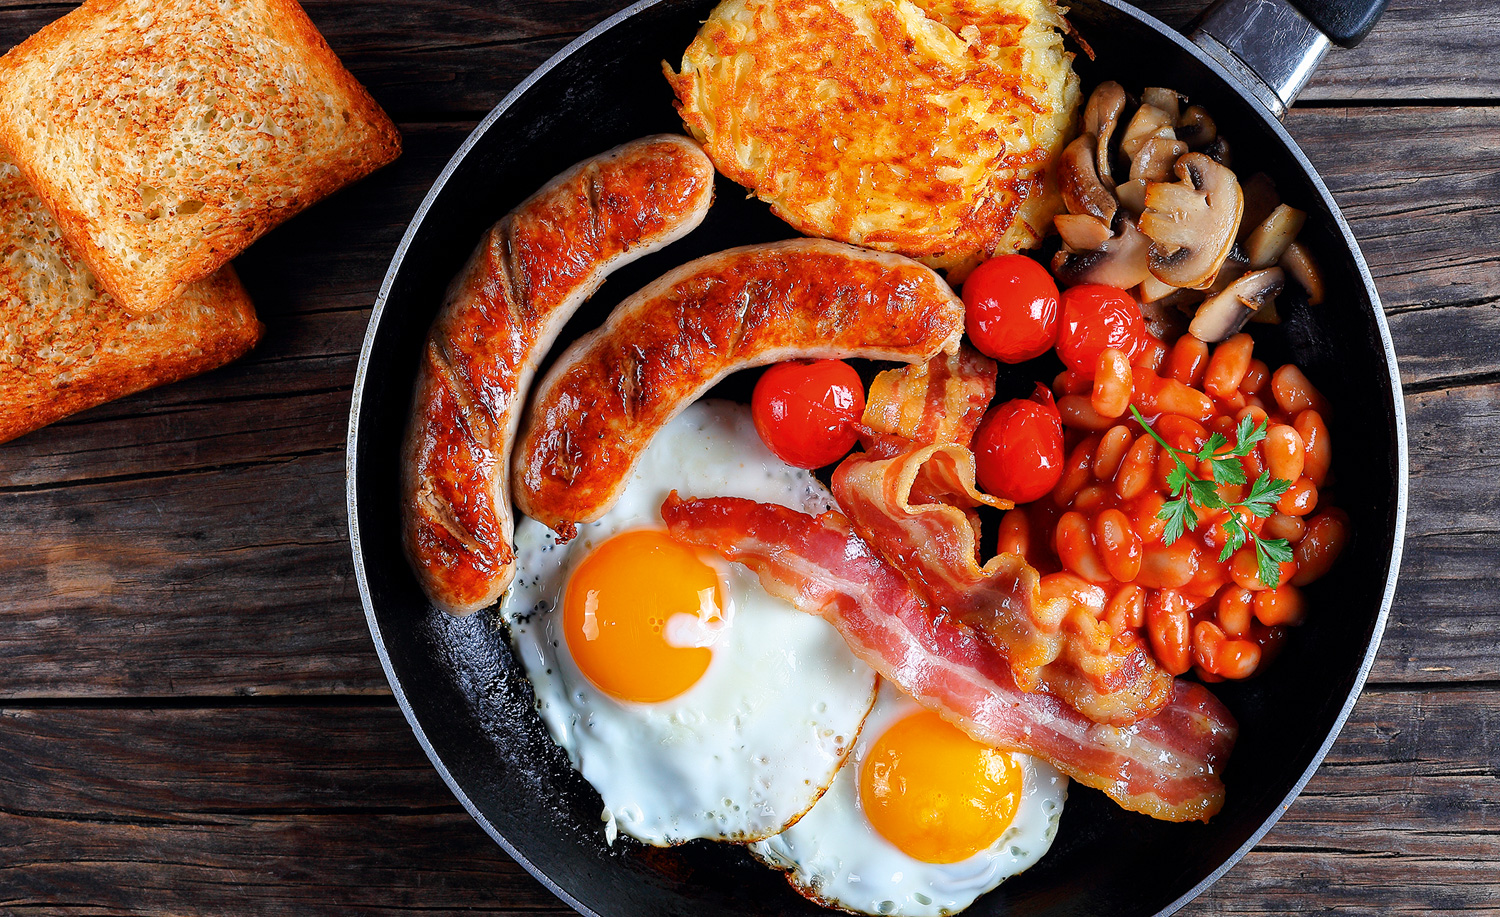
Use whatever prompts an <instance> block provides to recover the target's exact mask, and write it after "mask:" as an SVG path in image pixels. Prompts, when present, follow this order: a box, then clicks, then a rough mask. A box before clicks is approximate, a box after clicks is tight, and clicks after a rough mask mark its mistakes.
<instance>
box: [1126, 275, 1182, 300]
mask: <svg viewBox="0 0 1500 917" xmlns="http://www.w3.org/2000/svg"><path fill="white" fill-rule="evenodd" d="M1175 292H1177V288H1176V287H1174V286H1172V285H1171V284H1170V283H1162V282H1161V281H1160V280H1157V279H1156V278H1155V277H1153V276H1151V274H1150V273H1149V272H1148V273H1147V274H1146V279H1145V280H1142V281H1141V286H1140V289H1138V290H1136V291H1135V298H1136V299H1138V300H1140V301H1141V302H1143V303H1147V302H1156V301H1157V300H1158V299H1163V298H1165V297H1168V296H1171V295H1172V294H1173V293H1175Z"/></svg>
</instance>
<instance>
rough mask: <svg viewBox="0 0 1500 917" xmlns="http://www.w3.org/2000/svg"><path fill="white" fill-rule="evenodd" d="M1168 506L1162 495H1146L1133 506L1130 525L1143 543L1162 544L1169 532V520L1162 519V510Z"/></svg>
mask: <svg viewBox="0 0 1500 917" xmlns="http://www.w3.org/2000/svg"><path fill="white" fill-rule="evenodd" d="M1166 505H1167V501H1166V498H1164V497H1163V496H1162V495H1161V494H1154V493H1150V494H1146V495H1145V496H1143V497H1141V498H1140V499H1138V500H1135V501H1134V502H1133V504H1132V508H1131V511H1130V514H1129V515H1130V524H1131V527H1132V528H1134V529H1135V532H1136V534H1137V535H1139V536H1141V540H1142V541H1149V542H1155V543H1157V544H1160V543H1161V539H1162V535H1163V534H1165V533H1166V530H1167V520H1165V519H1163V518H1162V517H1161V508H1162V507H1163V506H1166Z"/></svg>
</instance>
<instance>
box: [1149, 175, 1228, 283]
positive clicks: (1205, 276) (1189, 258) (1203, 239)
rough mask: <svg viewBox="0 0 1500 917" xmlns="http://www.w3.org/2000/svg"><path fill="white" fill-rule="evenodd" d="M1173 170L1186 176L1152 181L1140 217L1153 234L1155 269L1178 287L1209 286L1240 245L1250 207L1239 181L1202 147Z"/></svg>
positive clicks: (1164, 279)
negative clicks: (1243, 218) (1236, 236)
mask: <svg viewBox="0 0 1500 917" xmlns="http://www.w3.org/2000/svg"><path fill="white" fill-rule="evenodd" d="M1172 171H1173V173H1175V174H1176V175H1177V177H1178V178H1179V179H1181V181H1178V182H1173V183H1167V182H1153V183H1151V184H1149V185H1147V186H1146V212H1145V213H1143V214H1141V218H1140V220H1139V221H1138V223H1139V227H1140V230H1141V232H1143V233H1145V234H1146V235H1148V236H1150V237H1151V241H1152V245H1151V273H1152V274H1153V275H1155V277H1156V279H1157V280H1160V281H1161V282H1162V283H1169V284H1171V285H1172V286H1174V287H1185V288H1189V289H1198V290H1201V289H1207V288H1208V287H1209V286H1211V285H1212V284H1213V282H1214V278H1215V276H1217V275H1218V273H1219V268H1220V267H1221V266H1222V265H1223V264H1224V259H1225V258H1228V257H1229V250H1230V248H1232V247H1233V246H1234V233H1235V230H1236V229H1237V228H1239V225H1240V213H1241V210H1242V209H1243V207H1244V201H1243V199H1242V195H1241V194H1240V186H1239V182H1237V181H1235V180H1234V173H1233V172H1231V171H1229V170H1228V169H1226V168H1225V167H1223V166H1221V165H1219V164H1218V163H1216V162H1214V161H1213V160H1212V159H1209V158H1208V157H1207V156H1205V155H1203V154H1202V153H1189V154H1187V155H1186V156H1184V157H1182V158H1181V159H1179V160H1177V165H1176V166H1175V167H1174V168H1173V170H1172Z"/></svg>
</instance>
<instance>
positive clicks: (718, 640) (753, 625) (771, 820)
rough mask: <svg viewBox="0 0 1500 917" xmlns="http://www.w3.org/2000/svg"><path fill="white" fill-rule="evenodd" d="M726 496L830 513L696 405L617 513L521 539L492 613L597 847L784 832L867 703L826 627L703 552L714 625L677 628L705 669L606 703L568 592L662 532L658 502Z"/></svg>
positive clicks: (752, 441) (853, 664) (847, 742)
mask: <svg viewBox="0 0 1500 917" xmlns="http://www.w3.org/2000/svg"><path fill="white" fill-rule="evenodd" d="M672 490H676V491H678V492H679V493H680V494H681V495H682V496H684V497H710V496H736V497H748V498H751V499H755V500H759V501H763V502H769V503H779V504H782V505H784V506H788V507H791V508H793V509H797V510H800V511H803V512H811V513H820V512H823V511H824V510H826V509H828V508H830V507H831V506H832V500H831V497H830V496H829V494H828V492H827V490H826V489H825V488H824V487H823V486H822V485H821V484H820V483H819V482H818V480H817V479H816V478H814V477H813V476H812V474H811V473H809V472H807V471H803V470H801V469H797V468H793V467H791V466H789V465H787V464H785V463H783V462H782V461H780V460H779V459H777V458H776V457H775V456H774V455H772V454H771V453H770V451H769V450H768V449H767V448H766V446H765V445H764V443H762V442H761V440H760V437H759V436H758V435H757V434H756V432H755V428H754V424H753V422H752V421H751V418H750V412H749V410H748V409H747V408H746V407H745V406H743V405H739V404H735V403H732V402H723V401H702V402H698V403H697V404H694V405H692V406H690V407H689V408H687V410H685V411H684V412H683V413H682V414H681V415H679V416H678V417H677V418H676V419H675V420H673V421H672V422H671V423H670V424H668V425H667V426H666V427H665V428H663V429H662V430H661V431H660V432H659V433H657V435H656V436H655V437H654V438H653V439H652V442H651V444H650V446H649V447H648V448H647V449H646V451H645V452H644V454H643V455H642V456H641V459H640V462H639V464H638V465H637V467H636V469H635V471H634V473H633V474H632V476H631V479H630V482H629V484H628V485H627V486H626V488H625V491H624V493H623V494H622V496H621V498H620V500H619V502H618V503H617V504H616V505H615V506H614V507H613V508H612V509H611V510H610V511H609V512H608V513H607V514H606V515H605V516H604V517H603V518H601V519H599V520H598V521H597V522H594V523H590V524H587V525H581V526H579V529H578V535H577V537H576V538H575V539H573V540H572V541H570V542H568V543H567V544H564V545H558V544H555V543H554V536H553V534H552V532H551V531H550V530H548V529H547V528H546V527H545V526H543V525H542V524H540V523H538V522H536V521H535V520H532V519H524V520H522V521H521V523H520V525H519V526H518V527H517V529H516V565H517V576H516V580H515V582H514V583H513V584H512V586H511V588H510V591H509V592H508V593H507V595H506V597H505V599H504V601H503V604H502V606H501V615H502V618H503V620H504V621H505V623H506V624H507V625H508V626H509V629H510V634H511V641H512V643H513V644H514V646H515V648H516V651H517V654H518V656H519V657H520V660H521V663H522V665H523V666H524V667H525V669H526V675H527V678H528V679H529V680H530V682H531V684H532V687H533V689H534V690H535V693H536V701H537V710H538V712H539V713H540V714H541V717H542V720H543V722H545V723H546V724H547V728H548V730H549V731H550V732H551V735H552V738H553V740H554V741H556V742H557V744H558V745H560V746H561V747H562V748H563V749H564V750H565V751H566V752H567V753H568V758H569V760H570V761H571V762H572V764H573V767H574V768H576V769H577V770H578V771H579V772H580V773H582V774H583V776H584V777H585V778H586V779H587V780H588V781H589V783H591V784H593V786H594V788H595V789H597V790H598V791H599V795H600V796H601V797H603V800H604V806H605V810H604V819H605V821H606V834H607V836H608V837H609V838H610V840H613V832H614V831H615V830H616V829H618V830H619V831H622V832H624V833H625V834H628V835H630V836H631V837H634V838H637V839H639V840H641V841H645V842H646V843H649V844H656V845H668V844H676V843H681V842H683V841H687V840H692V839H694V838H711V839H717V840H734V841H751V840H756V839H760V838H765V837H769V836H771V835H773V834H776V833H777V832H779V831H781V830H783V829H784V828H785V827H786V826H787V825H789V824H790V823H791V822H792V821H794V820H795V819H796V818H798V817H800V816H801V815H802V813H804V812H805V811H807V810H808V809H809V808H810V807H811V806H812V804H813V803H814V802H815V801H816V800H817V798H818V796H819V795H820V794H821V793H822V792H823V791H824V789H825V788H826V787H827V786H828V785H829V784H830V783H831V782H832V781H833V778H834V775H835V774H836V773H837V772H838V769H839V767H840V765H841V764H842V763H843V761H844V758H845V757H846V756H847V755H848V753H849V750H850V748H851V746H852V744H853V742H854V739H855V737H856V736H857V735H858V734H859V730H860V725H861V723H862V722H863V721H864V717H865V714H866V713H867V712H868V711H869V709H870V707H871V704H872V703H873V702H874V699H875V693H876V682H877V679H876V676H875V673H874V672H873V670H871V669H870V668H869V667H868V666H866V665H865V664H864V663H862V662H860V661H859V660H858V659H856V658H855V657H854V655H853V654H852V653H851V652H850V651H849V649H848V647H847V646H846V645H845V643H844V641H843V639H842V638H841V637H840V636H839V635H838V632H837V631H835V630H834V629H833V628H832V627H831V626H830V625H828V624H827V623H826V622H824V621H823V620H821V619H819V618H817V617H814V616H812V615H809V614H805V613H802V612H799V611H796V610H794V609H793V608H792V607H791V606H790V605H788V604H786V603H785V602H782V601H780V600H779V599H775V598H773V597H771V596H770V595H768V594H766V592H765V590H764V589H763V588H762V587H761V585H760V582H759V581H758V580H757V579H756V577H755V575H754V574H753V573H751V572H749V571H748V570H746V569H745V568H743V567H740V566H738V565H735V564H730V563H728V562H725V561H724V560H723V559H722V558H718V557H716V556H714V555H711V554H708V553H704V554H702V555H701V556H702V557H703V559H704V561H705V562H707V563H709V564H710V565H712V566H713V567H714V568H715V569H716V570H717V571H718V573H719V578H720V584H721V587H722V588H721V590H720V591H721V594H722V595H723V596H724V599H725V605H726V607H725V608H724V609H722V618H723V620H722V622H710V623H708V624H704V623H703V622H699V621H697V620H695V619H693V618H691V617H688V616H683V615H678V616H674V618H673V619H672V620H671V621H669V622H668V626H667V633H668V637H669V640H670V641H671V642H673V643H674V645H694V644H707V645H710V646H711V647H712V649H713V660H712V661H711V662H710V663H709V666H708V669H707V670H706V671H705V673H704V674H703V677H702V678H701V679H700V680H699V681H698V682H697V683H695V684H694V685H693V686H692V687H691V688H689V689H688V690H687V691H686V692H684V693H683V694H680V695H678V696H677V697H674V698H670V699H668V700H665V701H662V702H659V703H651V704H645V703H633V702H628V701H621V700H617V699H615V698H614V697H611V696H609V695H607V694H605V693H603V692H602V691H600V690H599V689H597V688H596V687H595V686H594V685H593V684H592V683H591V682H590V681H589V680H588V678H587V677H585V676H584V675H583V673H582V672H581V671H580V670H579V668H578V666H577V665H576V663H575V662H574V661H573V659H572V657H571V655H570V654H569V651H568V644H567V642H566V640H565V638H564V636H563V631H562V609H561V604H562V597H563V594H564V592H565V590H566V587H567V583H568V579H569V577H570V576H571V574H572V572H573V570H575V569H576V568H577V566H578V564H579V563H580V562H581V561H582V560H583V559H584V558H585V557H587V556H588V554H589V552H590V551H592V550H593V548H594V547H595V546H597V545H599V544H600V543H602V542H604V541H605V540H607V539H609V538H610V537H612V536H614V535H616V534H619V533H620V532H622V531H626V530H629V529H635V528H642V527H655V528H661V527H662V521H661V514H660V509H661V504H662V501H663V500H664V499H666V497H667V494H668V493H670V492H671V491H672Z"/></svg>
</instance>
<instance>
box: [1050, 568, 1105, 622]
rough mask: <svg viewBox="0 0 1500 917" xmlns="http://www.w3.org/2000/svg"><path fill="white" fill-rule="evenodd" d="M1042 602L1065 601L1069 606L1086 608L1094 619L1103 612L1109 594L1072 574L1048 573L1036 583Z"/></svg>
mask: <svg viewBox="0 0 1500 917" xmlns="http://www.w3.org/2000/svg"><path fill="white" fill-rule="evenodd" d="M1037 585H1038V586H1039V587H1040V589H1041V593H1042V601H1044V602H1048V601H1052V600H1053V599H1067V600H1068V603H1069V604H1070V605H1075V606H1080V607H1083V608H1087V609H1088V610H1089V612H1090V614H1092V615H1093V616H1094V617H1098V616H1099V615H1100V614H1101V613H1103V611H1104V603H1105V601H1106V600H1108V598H1109V594H1108V593H1106V592H1105V591H1104V590H1103V589H1100V588H1099V587H1098V586H1095V585H1094V584H1093V583H1091V582H1089V581H1088V580H1085V579H1083V578H1082V577H1079V576H1077V575H1075V574H1072V573H1049V574H1047V575H1046V576H1044V577H1042V578H1041V579H1040V580H1038V581H1037Z"/></svg>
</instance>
